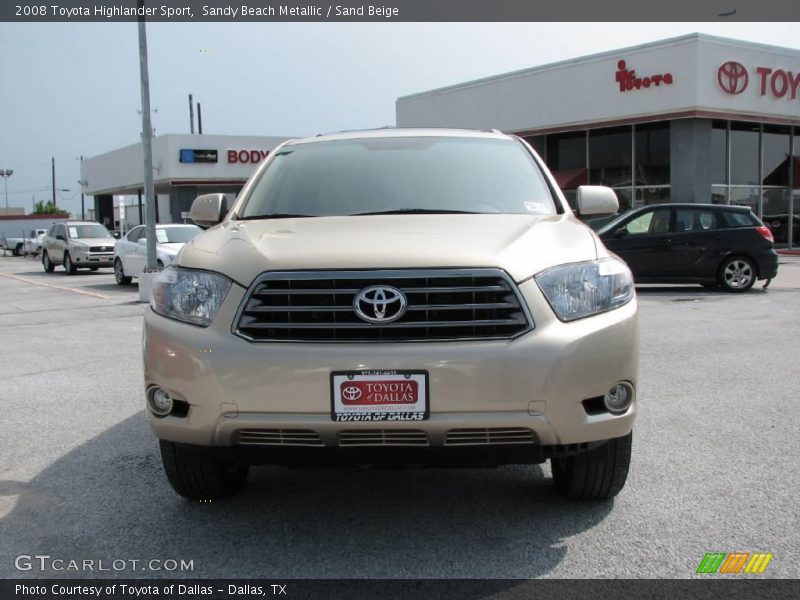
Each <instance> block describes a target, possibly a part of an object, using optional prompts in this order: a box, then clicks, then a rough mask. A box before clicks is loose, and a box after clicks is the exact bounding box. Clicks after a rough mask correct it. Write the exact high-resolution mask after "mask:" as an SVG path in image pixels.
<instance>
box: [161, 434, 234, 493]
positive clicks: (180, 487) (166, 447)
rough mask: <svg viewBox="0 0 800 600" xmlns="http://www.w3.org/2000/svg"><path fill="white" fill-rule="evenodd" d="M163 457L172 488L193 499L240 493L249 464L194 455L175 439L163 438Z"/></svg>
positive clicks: (165, 470)
mask: <svg viewBox="0 0 800 600" xmlns="http://www.w3.org/2000/svg"><path fill="white" fill-rule="evenodd" d="M159 445H160V447H161V461H162V462H163V463H164V472H165V473H166V475H167V479H168V480H169V483H170V485H171V486H172V489H174V490H175V491H176V492H177V493H178V494H180V495H181V496H183V497H184V498H189V499H190V500H213V499H215V498H222V497H225V496H232V495H233V494H235V493H237V492H238V491H239V490H241V489H242V487H243V486H244V484H245V481H246V480H247V471H248V469H249V466H248V465H241V464H236V463H229V462H224V461H218V460H213V459H209V458H205V457H200V456H193V455H192V454H191V453H190V452H186V451H185V450H184V449H183V448H181V446H180V444H175V443H174V442H167V441H164V440H160V441H159Z"/></svg>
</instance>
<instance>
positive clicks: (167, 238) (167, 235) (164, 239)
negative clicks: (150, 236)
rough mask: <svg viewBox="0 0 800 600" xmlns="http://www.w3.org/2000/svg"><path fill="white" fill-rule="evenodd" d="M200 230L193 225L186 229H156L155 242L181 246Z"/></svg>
mask: <svg viewBox="0 0 800 600" xmlns="http://www.w3.org/2000/svg"><path fill="white" fill-rule="evenodd" d="M201 231H202V229H200V228H199V227H197V226H195V225H189V226H186V227H161V228H159V229H156V240H158V243H159V244H183V243H185V242H188V241H189V240H190V239H192V238H193V237H194V236H196V235H197V234H198V233H200V232H201Z"/></svg>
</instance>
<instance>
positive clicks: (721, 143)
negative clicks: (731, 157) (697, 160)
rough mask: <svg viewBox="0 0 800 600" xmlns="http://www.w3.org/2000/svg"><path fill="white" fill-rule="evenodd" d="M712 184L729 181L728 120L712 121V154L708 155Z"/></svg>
mask: <svg viewBox="0 0 800 600" xmlns="http://www.w3.org/2000/svg"><path fill="white" fill-rule="evenodd" d="M708 164H709V170H710V174H711V183H712V184H722V185H725V184H726V183H728V122H727V121H713V122H712V123H711V156H709V157H708Z"/></svg>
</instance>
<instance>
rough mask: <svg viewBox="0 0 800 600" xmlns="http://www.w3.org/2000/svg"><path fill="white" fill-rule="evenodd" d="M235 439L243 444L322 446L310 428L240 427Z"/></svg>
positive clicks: (316, 434)
mask: <svg viewBox="0 0 800 600" xmlns="http://www.w3.org/2000/svg"><path fill="white" fill-rule="evenodd" d="M236 438H237V439H236V441H237V442H238V443H239V444H241V445H243V446H323V445H324V444H323V443H322V440H321V439H320V437H319V434H318V433H317V432H316V431H312V430H310V429H240V430H239V431H238V432H237V435H236Z"/></svg>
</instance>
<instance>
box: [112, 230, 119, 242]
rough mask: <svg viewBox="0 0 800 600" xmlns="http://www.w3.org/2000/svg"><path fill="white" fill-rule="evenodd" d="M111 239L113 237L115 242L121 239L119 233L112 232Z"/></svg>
mask: <svg viewBox="0 0 800 600" xmlns="http://www.w3.org/2000/svg"><path fill="white" fill-rule="evenodd" d="M111 237H113V238H114V239H115V240H118V239H119V231H112V232H111Z"/></svg>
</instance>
